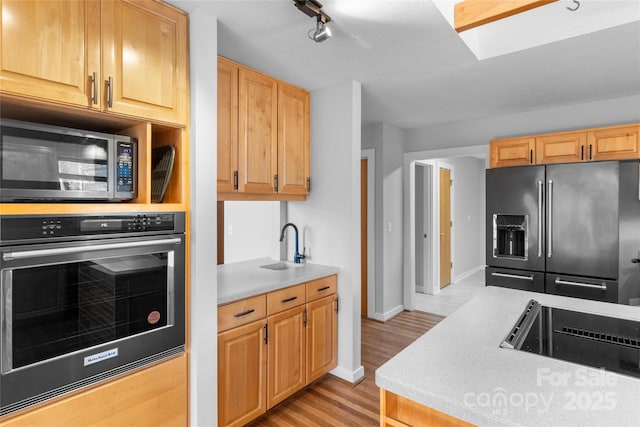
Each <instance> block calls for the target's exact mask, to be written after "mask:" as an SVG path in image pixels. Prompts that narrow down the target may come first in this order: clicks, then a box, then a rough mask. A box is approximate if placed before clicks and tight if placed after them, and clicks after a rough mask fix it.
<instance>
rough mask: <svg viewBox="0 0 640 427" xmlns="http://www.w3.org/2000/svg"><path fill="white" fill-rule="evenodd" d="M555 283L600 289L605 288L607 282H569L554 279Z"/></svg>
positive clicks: (604, 289)
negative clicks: (598, 283)
mask: <svg viewBox="0 0 640 427" xmlns="http://www.w3.org/2000/svg"><path fill="white" fill-rule="evenodd" d="M555 283H556V285H569V286H580V287H581V288H594V289H600V290H601V291H606V290H607V284H606V283H603V284H602V285H593V284H591V283H580V282H569V281H567V280H560V279H556V280H555Z"/></svg>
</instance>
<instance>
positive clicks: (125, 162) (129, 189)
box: [116, 141, 136, 197]
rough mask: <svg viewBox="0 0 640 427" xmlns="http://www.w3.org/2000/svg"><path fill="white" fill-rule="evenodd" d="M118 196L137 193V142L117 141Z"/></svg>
mask: <svg viewBox="0 0 640 427" xmlns="http://www.w3.org/2000/svg"><path fill="white" fill-rule="evenodd" d="M116 151H117V152H116V161H117V166H116V197H132V196H134V195H135V185H134V182H135V166H134V165H135V162H136V143H135V142H123V141H117V142H116Z"/></svg>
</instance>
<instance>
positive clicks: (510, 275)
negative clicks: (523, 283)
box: [491, 273, 533, 282]
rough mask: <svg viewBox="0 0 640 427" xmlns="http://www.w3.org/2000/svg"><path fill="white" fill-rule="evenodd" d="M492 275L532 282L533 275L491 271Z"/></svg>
mask: <svg viewBox="0 0 640 427" xmlns="http://www.w3.org/2000/svg"><path fill="white" fill-rule="evenodd" d="M491 275H492V276H494V277H505V278H507V279H520V280H528V281H530V282H533V276H519V275H517V274H507V273H491Z"/></svg>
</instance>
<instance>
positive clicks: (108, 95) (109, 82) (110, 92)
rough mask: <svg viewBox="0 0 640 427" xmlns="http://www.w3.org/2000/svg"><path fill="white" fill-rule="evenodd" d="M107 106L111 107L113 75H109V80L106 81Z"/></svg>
mask: <svg viewBox="0 0 640 427" xmlns="http://www.w3.org/2000/svg"><path fill="white" fill-rule="evenodd" d="M107 89H108V91H107V106H108V107H109V108H111V107H113V77H111V76H109V80H108V81H107Z"/></svg>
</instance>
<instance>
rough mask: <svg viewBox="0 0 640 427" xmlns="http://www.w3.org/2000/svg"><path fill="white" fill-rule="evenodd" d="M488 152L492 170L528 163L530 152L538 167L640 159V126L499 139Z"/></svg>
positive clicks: (491, 145)
mask: <svg viewBox="0 0 640 427" xmlns="http://www.w3.org/2000/svg"><path fill="white" fill-rule="evenodd" d="M534 142H535V143H534ZM489 151H490V152H491V162H490V165H491V167H492V168H495V167H502V166H516V165H526V164H529V162H527V161H526V160H527V159H525V156H526V153H527V152H528V153H529V156H531V157H530V158H533V159H535V164H539V165H544V164H550V163H575V162H590V161H598V160H625V159H640V124H629V125H623V126H610V127H603V128H594V129H583V130H580V131H575V132H561V133H550V134H544V135H534V136H528V137H522V138H512V139H496V140H493V141H491V143H490V144H489Z"/></svg>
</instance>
